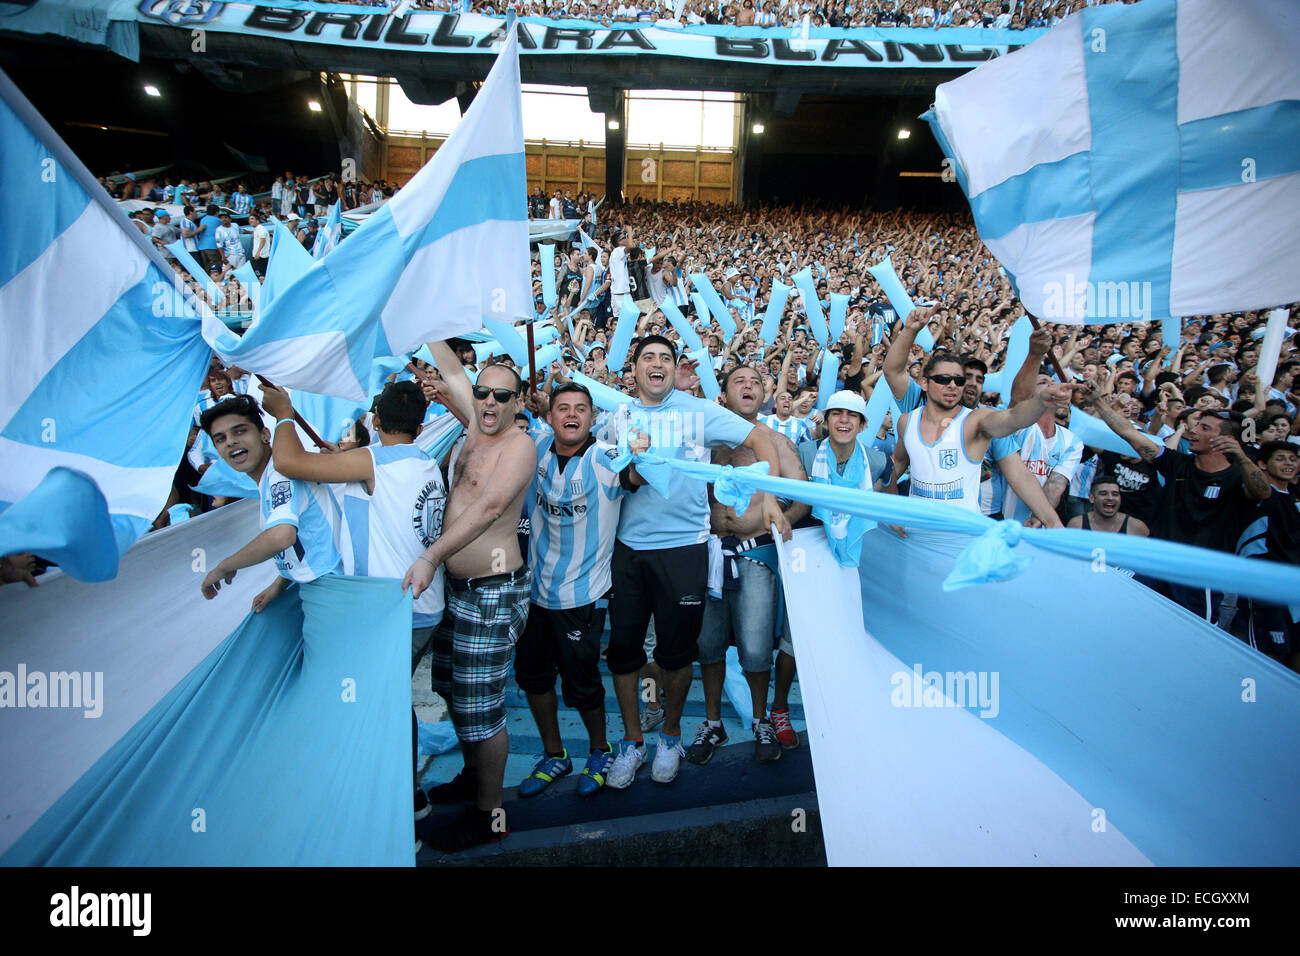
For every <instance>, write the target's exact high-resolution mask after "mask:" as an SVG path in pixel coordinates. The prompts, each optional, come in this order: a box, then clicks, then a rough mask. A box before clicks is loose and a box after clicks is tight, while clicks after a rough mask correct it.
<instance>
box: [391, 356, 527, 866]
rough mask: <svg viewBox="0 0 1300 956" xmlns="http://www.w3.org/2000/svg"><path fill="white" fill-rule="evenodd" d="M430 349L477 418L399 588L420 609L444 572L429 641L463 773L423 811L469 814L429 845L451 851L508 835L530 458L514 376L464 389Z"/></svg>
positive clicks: (501, 371)
mask: <svg viewBox="0 0 1300 956" xmlns="http://www.w3.org/2000/svg"><path fill="white" fill-rule="evenodd" d="M429 349H430V351H431V352H432V353H433V357H434V361H435V364H437V366H438V368H440V369H442V370H443V381H442V387H443V388H444V389H445V390H446V391H448V392H449V393H450V395H451V397H452V398H453V399H454V401H455V403H456V404H457V405H458V406H459V407H460V408H463V409H472V410H473V415H472V416H471V418H472V420H471V422H470V426H469V428H468V429H467V433H466V438H465V441H464V443H463V444H462V445H461V446H460V447H459V449H457V450H456V451H454V452H453V454H452V460H451V462H450V465H449V472H450V474H449V475H448V479H449V480H448V483H449V485H450V487H451V490H450V492H449V495H448V499H447V509H446V512H445V514H444V518H443V528H442V534H441V536H440V537H439V538H438V540H436V541H435V542H433V544H432V545H430V546H429V547H427V548H425V550H424V551H423V552H422V553H421V554H420V555H419V556H418V557H417V558H416V560H415V561H414V563H412V564H411V566H410V567H409V568H408V569H407V571H406V576H405V577H404V578H403V581H402V585H403V588H405V587H407V586H409V587H411V590H412V594H413V596H414V597H415V598H416V599H418V598H419V597H420V595H421V594H423V593H424V592H425V590H427V589H428V588H429V587H430V585H432V584H434V583H435V577H436V575H437V572H438V570H439V569H440V568H441V567H442V566H443V565H446V608H445V610H444V613H443V618H442V621H441V623H440V624H439V625H438V627H437V629H436V630H435V631H434V637H433V686H434V690H436V691H437V692H438V693H439V694H441V695H442V697H443V698H444V699H445V700H446V701H447V704H448V708H449V709H450V711H451V719H452V723H453V724H454V725H455V728H456V735H457V737H459V738H460V742H461V749H462V751H463V754H464V758H465V766H464V769H463V770H462V771H461V772H460V773H459V774H458V775H457V776H456V778H455V779H454V780H452V781H451V782H450V783H446V784H443V785H442V786H440V787H436V788H434V790H432V791H430V793H429V800H430V801H431V802H432V803H461V802H469V806H467V807H466V810H465V815H464V816H463V817H462V818H461V819H460V820H459V821H457V822H456V823H453V824H450V825H448V826H445V827H442V828H440V829H438V830H437V831H434V832H433V833H431V834H430V835H429V836H428V838H427V840H426V842H428V843H430V844H431V845H432V846H434V847H435V848H437V849H441V850H458V849H464V848H467V847H470V846H477V845H480V844H483V843H487V842H490V841H494V840H500V839H502V838H504V836H505V835H506V834H507V833H508V832H509V828H508V826H505V827H502V826H501V825H500V823H499V815H498V813H497V812H496V811H499V809H500V807H501V791H502V787H503V784H504V777H505V767H506V757H507V755H508V754H509V750H510V747H509V740H508V738H507V735H506V715H505V686H506V678H507V675H508V674H509V670H510V660H511V657H512V655H513V653H514V649H515V644H516V642H517V641H518V640H519V635H520V634H521V633H522V632H523V629H524V625H525V623H526V622H527V619H528V603H529V597H530V595H531V591H532V582H531V575H530V573H529V568H528V564H527V563H526V562H525V561H524V559H523V556H522V554H521V553H520V550H519V539H518V538H517V536H516V532H517V529H518V524H519V515H520V513H521V511H522V509H523V503H524V497H525V495H526V493H527V491H528V485H529V482H530V481H531V480H532V476H533V473H534V471H535V470H536V468H537V451H536V448H535V447H534V446H533V443H532V441H531V440H530V439H529V437H528V435H527V434H525V433H524V432H522V431H521V430H519V429H518V428H516V427H515V425H514V414H515V411H516V402H517V399H518V398H519V393H520V391H521V389H522V384H523V383H522V382H521V380H520V378H519V375H518V373H516V372H515V370H514V369H513V368H511V367H510V366H508V365H488V366H486V367H485V368H484V369H483V370H482V371H481V372H479V374H478V380H477V381H476V382H475V383H474V384H473V385H471V384H470V381H469V377H468V376H467V375H466V373H465V371H464V369H462V368H461V365H460V362H459V361H458V360H457V358H456V356H455V354H454V353H453V352H452V350H451V348H450V347H449V346H448V344H447V343H446V342H433V343H430V345H429ZM422 838H423V837H422Z"/></svg>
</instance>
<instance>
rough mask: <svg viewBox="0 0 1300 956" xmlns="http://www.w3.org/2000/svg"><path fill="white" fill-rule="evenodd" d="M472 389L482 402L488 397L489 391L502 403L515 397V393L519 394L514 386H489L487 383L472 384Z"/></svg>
mask: <svg viewBox="0 0 1300 956" xmlns="http://www.w3.org/2000/svg"><path fill="white" fill-rule="evenodd" d="M472 391H473V392H474V397H475V398H476V399H478V400H479V401H480V402H481V401H483V400H484V399H486V398H487V397H488V393H489V392H491V393H492V397H493V398H495V399H496V400H497V402H499V403H500V404H502V405H504V404H505V403H506V402H508V401H510V399H512V398H514V397H515V395H517V394H518V393H517V392H516V391H515V390H514V389H512V388H488V387H487V386H486V385H475V386H472Z"/></svg>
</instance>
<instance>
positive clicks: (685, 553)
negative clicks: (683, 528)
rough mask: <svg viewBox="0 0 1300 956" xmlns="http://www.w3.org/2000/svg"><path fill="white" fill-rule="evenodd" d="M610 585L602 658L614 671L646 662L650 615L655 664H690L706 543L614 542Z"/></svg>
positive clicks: (629, 670)
mask: <svg viewBox="0 0 1300 956" xmlns="http://www.w3.org/2000/svg"><path fill="white" fill-rule="evenodd" d="M611 570H612V573H613V580H614V590H613V593H612V594H611V595H610V600H609V622H610V637H609V650H608V651H607V652H606V654H605V662H606V663H607V664H608V665H609V669H610V672H611V673H613V674H633V673H636V672H637V671H639V670H640V669H641V668H642V667H644V666H645V663H646V655H645V648H644V643H645V634H646V628H647V627H648V626H649V624H650V617H651V615H653V616H654V622H655V635H656V637H657V639H658V640H657V643H656V644H655V651H654V654H655V663H656V664H658V665H659V666H660V667H662V668H663V669H664V670H666V671H675V670H680V669H681V668H683V667H689V666H691V663H692V662H693V661H694V660H695V657H696V653H697V642H698V640H699V637H700V625H701V624H703V622H704V596H705V593H706V591H707V588H708V581H709V546H708V545H707V544H688V545H686V546H684V547H681V548H661V549H658V550H654V551H634V550H632V549H631V548H629V547H628V546H627V545H625V544H624V543H623V542H621V541H615V542H614V559H613V563H612V566H611Z"/></svg>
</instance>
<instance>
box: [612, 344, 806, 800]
mask: <svg viewBox="0 0 1300 956" xmlns="http://www.w3.org/2000/svg"><path fill="white" fill-rule="evenodd" d="M632 366H633V370H634V372H635V377H636V384H637V398H636V399H635V400H634V401H633V402H632V403H631V405H630V406H629V412H630V414H629V416H628V419H627V420H626V421H625V423H624V424H625V427H626V428H627V429H629V431H630V430H636V431H640V432H642V433H644V434H646V435H648V436H649V437H650V444H651V448H650V450H651V452H652V453H653V454H655V455H658V456H661V457H665V458H677V459H687V460H696V461H699V460H701V459H703V458H704V456H705V455H707V453H708V452H707V449H708V448H710V447H712V446H713V445H717V444H727V445H730V446H731V447H733V448H734V447H736V446H737V445H742V444H743V445H745V446H746V447H748V448H749V449H750V450H751V451H753V452H754V453H755V455H756V456H757V457H758V458H760V459H762V460H763V461H766V462H767V463H768V466H769V468H770V469H771V470H770V474H773V475H777V476H779V475H780V473H781V470H780V463H779V461H778V459H777V457H776V451H775V449H774V448H773V446H772V442H771V440H770V439H769V438H768V437H767V434H766V433H764V432H763V431H760V430H758V429H757V428H755V427H754V425H753V424H751V423H750V422H747V421H745V420H744V419H742V418H741V417H740V416H738V415H736V414H734V413H733V412H729V411H727V410H726V409H724V408H721V407H720V406H718V405H716V404H714V403H712V402H708V401H704V400H702V399H697V398H694V397H692V396H691V395H688V394H686V392H685V391H682V390H678V389H677V388H675V383H677V382H678V381H681V382H682V383H683V385H686V386H689V387H693V386H694V384H696V383H695V382H692V381H690V379H692V378H698V376H695V375H694V374H693V373H694V363H693V362H691V361H690V360H689V359H688V360H684V361H683V362H682V363H681V365H680V366H679V365H678V363H677V352H676V349H675V348H674V346H673V344H672V342H671V341H669V340H668V339H666V338H664V337H663V336H660V335H648V336H646V337H644V338H642V339H641V341H639V342H638V343H637V346H636V350H635V351H634V352H633V354H632ZM620 480H622V481H623V482H624V486H625V487H627V488H628V489H629V490H631V489H632V488H636V489H637V491H636V493H634V494H631V495H629V496H628V497H627V499H626V500H625V501H624V502H623V508H622V512H621V514H620V516H619V523H618V532H617V537H616V540H615V544H614V559H613V581H614V593H613V596H612V598H611V600H610V620H611V631H610V642H609V649H608V651H607V653H606V662H607V663H608V664H609V669H610V671H611V673H613V675H614V690H615V693H616V694H617V696H618V703H619V710H620V711H621V714H622V717H623V727H624V737H623V740H622V741H621V743H620V744H619V753H618V755H617V757H616V759H615V761H614V765H613V766H612V767H611V768H610V772H609V774H608V776H607V777H606V785H607V786H610V787H613V788H615V789H623V788H625V787H628V786H630V785H631V783H632V780H633V779H634V778H635V776H636V772H637V769H638V768H639V767H640V766H641V764H642V763H644V762H645V759H646V746H645V743H644V737H643V732H642V730H641V718H640V710H639V706H638V703H637V674H638V672H639V671H640V669H641V667H642V665H644V664H645V663H646V654H645V650H644V648H643V642H644V638H645V634H646V625H647V624H648V623H649V621H650V619H651V617H652V616H653V618H654V622H655V632H656V635H657V638H658V643H657V644H656V646H655V652H654V653H655V661H656V662H657V663H658V664H659V666H660V668H662V670H663V685H664V691H665V695H664V696H665V716H664V723H663V726H662V728H661V730H660V737H659V745H658V747H657V748H656V750H655V758H654V766H653V767H652V771H651V776H652V778H653V779H654V780H655V781H656V782H658V783H671V782H672V781H673V780H674V779H676V777H677V771H678V767H679V765H680V760H681V757H682V756H683V755H684V753H685V751H684V749H683V748H682V746H681V715H682V708H683V706H684V704H685V702H686V692H687V689H688V688H689V686H690V682H691V663H692V661H694V660H695V657H696V655H697V653H698V646H697V641H698V638H699V634H700V624H701V622H702V620H703V615H704V597H705V592H706V589H707V584H708V544H707V541H708V536H709V510H708V493H707V489H706V484H705V482H703V481H700V480H699V479H695V478H689V477H687V476H686V475H684V474H682V473H681V472H679V471H677V470H675V469H673V470H671V471H670V473H669V474H668V476H667V479H666V480H667V487H666V489H665V490H667V492H668V494H666V495H664V494H661V493H660V492H659V491H657V490H655V489H654V488H653V487H649V486H648V485H647V484H646V482H645V480H644V478H643V476H642V475H641V474H640V473H639V471H638V469H637V467H636V466H635V465H629V466H627V467H626V468H625V469H624V470H623V471H622V472H621V479H620ZM761 509H762V512H761V513H762V521H763V527H767V526H768V525H769V524H775V525H777V527H778V528H779V529H781V530H782V532H783V534H785V535H786V536H788V535H789V524H788V523H787V522H786V521H785V518H784V515H783V514H782V512H781V508H780V506H779V505H778V504H777V502H776V499H774V498H772V497H771V496H770V495H766V494H765V495H763V496H762V504H761Z"/></svg>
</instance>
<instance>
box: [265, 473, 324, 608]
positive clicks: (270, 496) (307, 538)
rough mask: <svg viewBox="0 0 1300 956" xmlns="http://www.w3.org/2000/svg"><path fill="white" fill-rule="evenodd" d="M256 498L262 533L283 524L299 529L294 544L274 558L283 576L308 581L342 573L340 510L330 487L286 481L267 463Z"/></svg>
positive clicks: (293, 480)
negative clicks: (259, 504)
mask: <svg viewBox="0 0 1300 956" xmlns="http://www.w3.org/2000/svg"><path fill="white" fill-rule="evenodd" d="M257 496H258V499H259V501H260V503H261V510H260V512H259V518H260V522H261V527H262V530H263V531H265V530H266V529H267V528H274V527H276V526H277V525H282V524H291V525H293V526H294V527H295V528H296V529H298V535H297V537H296V538H294V542H293V544H292V545H291V546H290V547H288V548H285V549H284V550H283V551H281V552H280V553H279V554H277V555H276V556H275V567H276V569H277V570H278V571H279V572H280V577H282V578H288V579H289V580H290V581H299V582H307V581H315V580H316V579H317V578H319V577H324V576H325V575H327V574H339V573H341V572H342V570H343V556H342V555H341V554H340V553H339V548H338V535H339V530H340V527H339V526H340V524H341V521H340V516H339V507H338V503H337V502H335V500H334V497H333V496H332V495H331V494H330V490H329V486H328V485H322V484H317V483H316V482H314V481H299V480H298V479H296V478H286V477H285V476H284V475H282V474H280V473H279V472H278V471H276V470H275V465H274V464H272V463H271V462H268V463H267V465H266V470H265V471H264V472H262V480H261V481H259V482H258V483H257Z"/></svg>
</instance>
